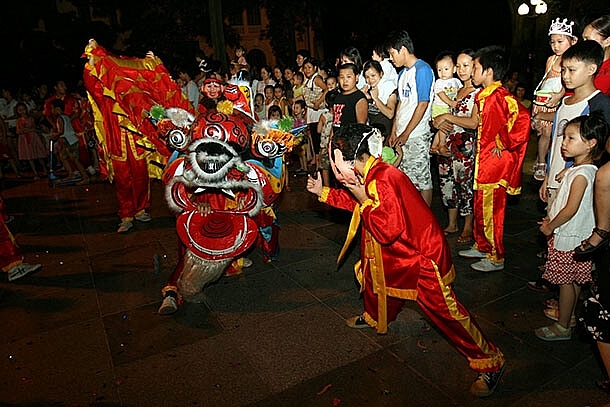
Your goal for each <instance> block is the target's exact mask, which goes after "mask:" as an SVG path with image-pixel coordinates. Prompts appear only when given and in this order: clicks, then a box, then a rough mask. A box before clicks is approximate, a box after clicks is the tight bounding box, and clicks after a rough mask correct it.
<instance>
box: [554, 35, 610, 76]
mask: <svg viewBox="0 0 610 407" xmlns="http://www.w3.org/2000/svg"><path fill="white" fill-rule="evenodd" d="M568 59H573V60H575V61H582V62H584V63H585V64H595V65H597V69H596V70H595V72H596V73H597V71H599V67H600V66H602V63H603V62H604V49H603V48H602V46H601V45H599V44H598V43H597V41H593V40H585V41H578V42H577V43H576V44H574V45H572V46H571V47H570V48H568V49H566V50H565V52H564V53H563V55H562V56H561V61H562V62H564V61H567V60H568Z"/></svg>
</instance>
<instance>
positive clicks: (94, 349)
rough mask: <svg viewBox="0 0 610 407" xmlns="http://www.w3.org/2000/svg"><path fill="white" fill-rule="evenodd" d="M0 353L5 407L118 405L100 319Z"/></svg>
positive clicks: (39, 335)
mask: <svg viewBox="0 0 610 407" xmlns="http://www.w3.org/2000/svg"><path fill="white" fill-rule="evenodd" d="M2 349H3V351H2V358H0V371H2V376H1V378H0V403H1V404H3V405H15V406H17V405H19V406H51V405H85V404H86V405H108V406H119V405H121V404H120V398H119V393H118V389H117V385H116V381H115V373H114V371H113V367H112V363H111V360H110V357H109V354H108V345H107V343H106V339H105V335H104V327H103V325H102V323H101V320H99V319H94V320H91V321H87V322H79V323H73V324H71V325H69V326H64V327H59V328H57V329H50V330H46V331H44V332H36V333H33V334H32V335H28V336H26V337H22V338H19V339H18V340H16V341H11V342H10V343H6V342H4V341H3V348H2ZM5 403H7V404H5ZM97 403H99V404H97Z"/></svg>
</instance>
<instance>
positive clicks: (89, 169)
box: [87, 165, 97, 175]
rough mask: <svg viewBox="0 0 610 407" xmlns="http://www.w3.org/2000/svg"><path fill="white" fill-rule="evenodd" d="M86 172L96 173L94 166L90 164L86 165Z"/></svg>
mask: <svg viewBox="0 0 610 407" xmlns="http://www.w3.org/2000/svg"><path fill="white" fill-rule="evenodd" d="M87 172H88V173H89V174H91V175H95V174H97V172H96V171H95V168H93V165H90V166H88V167H87Z"/></svg>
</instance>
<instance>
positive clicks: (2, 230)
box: [0, 196, 23, 272]
mask: <svg viewBox="0 0 610 407" xmlns="http://www.w3.org/2000/svg"><path fill="white" fill-rule="evenodd" d="M8 218H9V216H8V214H7V213H6V207H5V206H4V201H3V200H2V197H1V196H0V270H2V271H4V272H7V271H9V270H10V269H12V268H13V267H15V266H17V265H19V264H21V263H22V262H23V252H22V251H21V249H20V248H19V246H18V245H17V242H16V241H15V237H14V236H13V234H12V233H11V231H10V230H9V228H8V226H7V225H6V223H5V222H6V221H7V220H8Z"/></svg>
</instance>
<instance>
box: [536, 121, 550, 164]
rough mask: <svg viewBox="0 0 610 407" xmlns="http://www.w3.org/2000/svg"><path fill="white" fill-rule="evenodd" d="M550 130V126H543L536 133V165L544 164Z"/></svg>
mask: <svg viewBox="0 0 610 407" xmlns="http://www.w3.org/2000/svg"><path fill="white" fill-rule="evenodd" d="M551 130H552V126H544V127H542V128H541V130H540V132H539V133H538V135H539V137H538V152H537V154H536V163H538V164H545V163H546V155H547V153H548V152H549V145H550V143H551Z"/></svg>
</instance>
